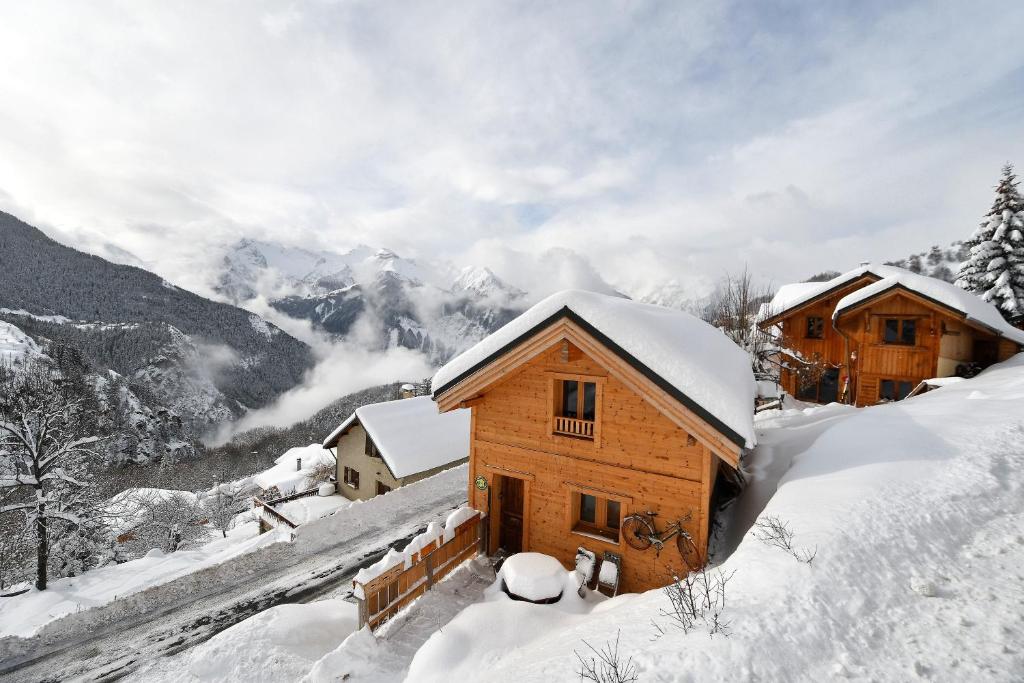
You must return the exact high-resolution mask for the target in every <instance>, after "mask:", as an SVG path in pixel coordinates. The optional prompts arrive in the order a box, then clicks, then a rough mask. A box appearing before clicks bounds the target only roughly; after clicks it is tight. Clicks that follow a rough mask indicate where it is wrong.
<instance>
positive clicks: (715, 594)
mask: <svg viewBox="0 0 1024 683" xmlns="http://www.w3.org/2000/svg"><path fill="white" fill-rule="evenodd" d="M734 573H735V572H729V573H725V572H722V571H716V572H714V573H711V572H709V571H708V570H707V568H706V567H702V568H700V569H698V570H697V571H694V572H690V573H689V574H686V575H685V576H682V577H680V576H675V575H673V577H672V583H670V584H669V585H668V586H665V588H664V589H663V590H664V591H665V595H666V596H668V601H669V607H668V609H664V608H663V609H662V610H661V615H662V616H664V617H668V618H669V619H671V620H672V625H673V626H675V627H676V628H678V629H679V630H681V631H682V632H683V633H689V632H690V631H692V630H693V629H695V628H697V627H698V626H699V625H703V626H704V627H706V628H707V630H708V634H709V635H712V636H713V635H715V634H716V633H718V634H721V635H723V636H727V635H729V622H727V621H724V620H723V619H722V612H724V611H725V588H726V584H728V583H729V580H730V579H732V577H733V574H734ZM651 623H652V624H653V625H654V628H655V631H656V633H655V638H660V637H661V636H663V635H664V634H665V631H664V629H662V628H661V626H659V625H658V624H657V622H654V621H653V620H652V622H651Z"/></svg>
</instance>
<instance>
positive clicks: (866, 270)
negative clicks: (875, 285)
mask: <svg viewBox="0 0 1024 683" xmlns="http://www.w3.org/2000/svg"><path fill="white" fill-rule="evenodd" d="M909 272H910V271H909V270H905V269H903V268H897V267H896V266H884V265H876V264H871V263H865V264H863V265H861V266H860V267H858V268H854V269H853V270H848V271H846V272H845V273H843V274H842V275H837V276H836V277H834V278H832V279H831V280H827V281H825V282H794V283H791V284H788V285H783V286H781V287H779V289H778V291H777V292H775V296H774V297H772V300H771V303H768V304H766V305H764V306H762V307H761V312H760V318H761V319H762V320H767V319H768V318H772V317H775V316H777V315H780V314H782V313H785V312H786V311H788V310H790V309H793V308H796V307H798V306H802V305H803V304H805V303H807V302H808V301H811V300H812V299H816V298H817V297H819V296H821V295H822V294H824V293H825V292H828V291H831V290H833V289H836V288H839V287H842V286H843V285H847V284H850V283H851V282H854V281H856V280H857V279H859V278H861V277H863V276H865V275H875V276H877V277H879V278H886V277H889V276H891V275H899V274H900V273H909Z"/></svg>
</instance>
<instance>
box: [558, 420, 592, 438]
mask: <svg viewBox="0 0 1024 683" xmlns="http://www.w3.org/2000/svg"><path fill="white" fill-rule="evenodd" d="M555 433H556V434H564V435H566V436H575V437H577V438H580V439H593V438H594V421H593V420H579V419H576V418H575V417H561V416H559V415H556V416H555Z"/></svg>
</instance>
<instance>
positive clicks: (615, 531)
mask: <svg viewBox="0 0 1024 683" xmlns="http://www.w3.org/2000/svg"><path fill="white" fill-rule="evenodd" d="M573 509H574V511H575V515H574V519H573V531H579V532H582V533H586V534H593V535H595V536H600V537H602V538H606V539H608V540H609V541H614V542H616V543H618V541H619V524H620V523H621V521H622V504H621V503H619V501H617V500H608V499H607V498H601V497H599V496H594V495H591V494H589V493H574V494H573Z"/></svg>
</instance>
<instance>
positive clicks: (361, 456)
mask: <svg viewBox="0 0 1024 683" xmlns="http://www.w3.org/2000/svg"><path fill="white" fill-rule="evenodd" d="M469 419H470V415H469V411H468V410H456V411H453V412H452V413H449V414H445V415H442V414H439V413H438V412H437V406H435V405H434V402H433V401H432V400H431V399H430V397H429V396H418V397H415V398H404V399H399V400H397V401H385V402H384V403H372V404H370V405H366V406H363V407H361V408H357V409H356V411H355V412H354V413H352V415H351V416H349V418H348V419H347V420H345V421H344V422H343V423H341V425H340V426H339V427H338V428H337V429H335V430H334V432H333V433H332V434H331V435H330V436H329V437H327V439H326V440H325V441H324V443H323V447H324V448H327V449H332V450H333V452H334V455H335V458H336V459H337V463H338V474H337V477H338V484H337V486H338V493H340V494H341V495H343V496H345V497H346V498H349V499H351V500H367V499H369V498H373V497H374V496H378V495H380V494H382V493H387V492H388V491H390V490H392V489H396V488H398V487H399V486H405V485H406V484H411V483H412V482H414V481H419V480H420V479H424V478H426V477H429V476H431V475H433V474H437V473H438V472H441V471H442V470H446V469H448V468H450V467H455V466H456V465H459V464H461V463H464V462H466V458H467V457H468V455H469Z"/></svg>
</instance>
